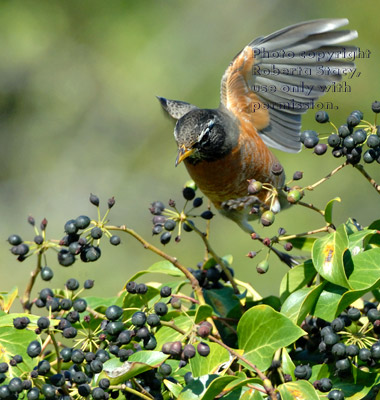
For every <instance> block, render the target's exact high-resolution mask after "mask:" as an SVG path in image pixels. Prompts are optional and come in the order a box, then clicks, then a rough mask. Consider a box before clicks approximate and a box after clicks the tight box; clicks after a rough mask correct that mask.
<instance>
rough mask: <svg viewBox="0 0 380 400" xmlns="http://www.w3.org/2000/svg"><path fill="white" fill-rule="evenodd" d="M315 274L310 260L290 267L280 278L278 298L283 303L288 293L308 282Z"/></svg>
mask: <svg viewBox="0 0 380 400" xmlns="http://www.w3.org/2000/svg"><path fill="white" fill-rule="evenodd" d="M316 274H317V271H316V270H315V268H314V265H313V262H312V261H311V260H307V261H305V262H304V263H303V264H300V265H297V266H295V267H294V268H291V269H290V270H289V271H288V272H287V273H286V274H285V275H284V277H283V278H282V281H281V285H280V300H281V302H282V303H283V302H284V300H285V299H286V298H287V297H289V295H290V294H291V293H293V292H295V291H296V290H298V289H301V288H302V287H304V286H306V285H307V284H309V283H310V282H311V281H312V280H313V279H314V277H315V275H316Z"/></svg>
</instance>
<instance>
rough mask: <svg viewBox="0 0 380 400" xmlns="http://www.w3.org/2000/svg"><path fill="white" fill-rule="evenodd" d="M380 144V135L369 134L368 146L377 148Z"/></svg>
mask: <svg viewBox="0 0 380 400" xmlns="http://www.w3.org/2000/svg"><path fill="white" fill-rule="evenodd" d="M379 145H380V137H379V136H377V135H369V136H368V139H367V146H368V147H370V148H372V149H373V148H375V147H377V146H379Z"/></svg>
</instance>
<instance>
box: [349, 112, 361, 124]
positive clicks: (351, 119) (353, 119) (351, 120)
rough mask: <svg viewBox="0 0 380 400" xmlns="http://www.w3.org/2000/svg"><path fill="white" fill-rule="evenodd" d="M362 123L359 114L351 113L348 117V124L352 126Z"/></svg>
mask: <svg viewBox="0 0 380 400" xmlns="http://www.w3.org/2000/svg"><path fill="white" fill-rule="evenodd" d="M359 123H360V117H359V116H358V115H357V114H351V115H349V116H348V118H347V125H348V126H350V127H355V126H356V125H359Z"/></svg>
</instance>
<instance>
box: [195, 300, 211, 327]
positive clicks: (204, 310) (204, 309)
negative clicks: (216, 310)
mask: <svg viewBox="0 0 380 400" xmlns="http://www.w3.org/2000/svg"><path fill="white" fill-rule="evenodd" d="M212 314H213V310H212V307H210V306H209V305H208V304H202V305H201V306H199V307H198V308H197V312H196V314H195V320H194V322H195V323H196V324H198V323H199V322H201V321H205V320H206V319H207V318H209V317H211V316H212Z"/></svg>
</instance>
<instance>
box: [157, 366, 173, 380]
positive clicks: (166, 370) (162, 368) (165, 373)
mask: <svg viewBox="0 0 380 400" xmlns="http://www.w3.org/2000/svg"><path fill="white" fill-rule="evenodd" d="M158 372H159V373H160V374H161V375H162V376H165V377H166V376H169V375H170V374H171V373H172V367H171V366H170V365H169V364H165V363H163V364H161V365H160V368H158Z"/></svg>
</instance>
